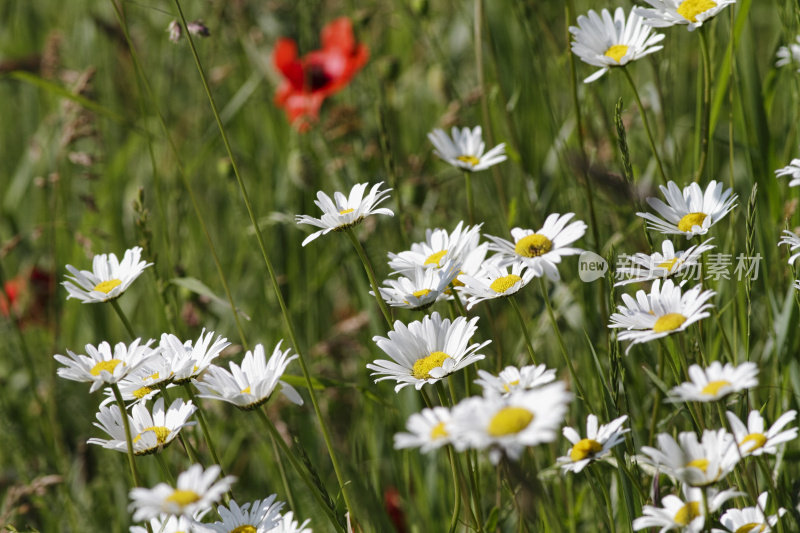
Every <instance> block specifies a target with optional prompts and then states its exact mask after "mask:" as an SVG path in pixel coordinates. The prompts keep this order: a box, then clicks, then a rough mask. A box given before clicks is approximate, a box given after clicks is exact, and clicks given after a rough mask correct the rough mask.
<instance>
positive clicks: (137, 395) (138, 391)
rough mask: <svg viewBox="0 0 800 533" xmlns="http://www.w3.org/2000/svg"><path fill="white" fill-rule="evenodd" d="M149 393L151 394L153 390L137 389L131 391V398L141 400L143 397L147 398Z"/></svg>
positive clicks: (148, 388)
mask: <svg viewBox="0 0 800 533" xmlns="http://www.w3.org/2000/svg"><path fill="white" fill-rule="evenodd" d="M151 392H153V389H151V388H150V387H141V388H138V389H136V390H135V391H133V396H134V397H135V398H137V399H139V400H141V399H142V398H144V397H145V396H147V395H148V394H150V393H151Z"/></svg>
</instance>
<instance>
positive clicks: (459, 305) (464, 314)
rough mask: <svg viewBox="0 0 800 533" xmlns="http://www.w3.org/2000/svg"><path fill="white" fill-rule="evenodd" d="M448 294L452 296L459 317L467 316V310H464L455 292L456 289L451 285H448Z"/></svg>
mask: <svg viewBox="0 0 800 533" xmlns="http://www.w3.org/2000/svg"><path fill="white" fill-rule="evenodd" d="M450 293H451V294H452V295H453V303H454V305H455V306H456V309H458V313H459V314H460V315H461V316H467V310H466V309H464V304H463V303H461V298H460V297H459V296H458V291H456V287H455V285H454V284H453V283H451V284H450Z"/></svg>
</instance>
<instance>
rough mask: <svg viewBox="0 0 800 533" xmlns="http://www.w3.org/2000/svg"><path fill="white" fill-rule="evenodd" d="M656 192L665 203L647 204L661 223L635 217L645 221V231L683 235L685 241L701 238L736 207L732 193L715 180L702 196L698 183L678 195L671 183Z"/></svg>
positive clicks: (652, 217) (646, 216) (653, 218)
mask: <svg viewBox="0 0 800 533" xmlns="http://www.w3.org/2000/svg"><path fill="white" fill-rule="evenodd" d="M658 188H659V189H661V193H662V194H663V195H664V198H665V199H666V200H667V203H664V202H663V201H661V200H660V199H658V198H648V199H647V203H648V204H650V207H652V208H653V209H655V210H656V211H658V213H659V214H660V215H661V216H662V217H663V219H662V218H658V217H657V216H655V215H652V214H650V213H636V214H637V215H638V216H640V217H642V218H644V219H645V220H647V221H648V225H647V227H648V229H651V230H655V231H659V232H661V233H663V234H665V235H670V234H676V235H686V238H692V237H694V236H695V235H704V234H706V233H708V230H709V228H710V227H711V226H713V225H714V224H716V223H717V222H719V221H720V219H722V217H724V216H725V215H727V214H728V213H729V212H730V211H731V210H732V209H733V208H734V207H736V199H737V196H736V195H735V194H733V190H732V189H725V186H724V185H723V184H722V182H719V183H718V182H717V181H714V180H712V181H711V182H709V184H708V186H707V187H706V190H705V192H703V190H702V189H701V188H700V185H698V184H697V183H691V184H689V185H688V186H686V187H684V189H683V191H681V189H679V188H678V186H677V185H676V184H675V182H674V181H670V182H669V183H667V186H666V187H664V186H663V185H659V187H658Z"/></svg>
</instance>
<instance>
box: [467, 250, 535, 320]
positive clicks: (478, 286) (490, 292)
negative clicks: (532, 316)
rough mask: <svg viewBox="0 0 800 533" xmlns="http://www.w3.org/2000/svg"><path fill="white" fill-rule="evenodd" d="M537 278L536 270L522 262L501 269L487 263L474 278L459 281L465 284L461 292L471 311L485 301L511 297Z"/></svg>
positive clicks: (496, 265) (495, 264)
mask: <svg viewBox="0 0 800 533" xmlns="http://www.w3.org/2000/svg"><path fill="white" fill-rule="evenodd" d="M495 257H496V256H495ZM509 266H510V267H511V268H510V269H509ZM536 276H537V274H536V270H535V269H533V268H528V266H527V265H526V264H525V263H522V262H516V263H512V264H511V265H507V266H502V267H501V266H498V264H497V262H495V261H491V260H490V261H485V262H484V263H483V265H482V266H481V269H480V270H479V271H478V272H476V273H475V275H474V276H470V275H469V274H461V275H459V276H458V280H459V281H460V282H461V283H463V284H464V286H463V287H459V292H460V294H461V295H462V297H464V298H465V299H466V306H467V310H468V311H469V310H470V309H472V308H473V307H474V306H475V304H477V303H479V302H482V301H484V300H493V299H495V298H506V297H508V296H511V295H512V294H514V293H515V292H517V291H519V290H520V289H522V288H523V287H524V286H525V285H527V284H528V283H530V282H531V280H532V279H533V278H535V277H536Z"/></svg>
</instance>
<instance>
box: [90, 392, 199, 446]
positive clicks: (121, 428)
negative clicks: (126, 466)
mask: <svg viewBox="0 0 800 533" xmlns="http://www.w3.org/2000/svg"><path fill="white" fill-rule="evenodd" d="M196 410H197V407H196V406H194V405H193V404H192V402H191V400H190V401H188V402H185V403H184V401H183V400H182V399H181V398H178V399H176V400H175V401H173V402H172V405H170V406H169V409H167V410H166V411H164V398H159V399H158V400H156V401H155V403H154V404H153V414H152V415H151V414H150V411H148V410H147V407H146V406H145V404H144V403H138V404H136V405H134V406H133V409H132V412H131V415H128V414H127V413H125V415H126V416H127V417H128V421H129V424H130V428H131V437H132V441H133V442H132V444H133V453H134V454H135V455H147V454H150V453H155V452H157V451H160V450H161V449H162V448H164V447H166V446H168V445H169V444H170V443H171V442H172V441H173V440H174V439H175V437H177V436H178V433H180V431H181V429H183V428H185V427H186V426H191V425H194V424H195V422H189V421H188V420H189V417H190V416H192V415H193V414H194V412H195V411H196ZM94 425H95V426H96V427H98V428H100V429H102V430H103V431H105V432H106V433H108V435H109V436H110V437H111V438H110V439H98V438H91V439H89V440H88V441H87V442H88V443H89V444H97V445H99V446H102V447H103V448H107V449H109V450H116V451H118V452H122V453H127V452H128V444H127V441H126V437H125V425H124V423H123V421H122V416H120V412H119V407H118V406H116V405H112V406H110V407H102V406H101V407H100V411H99V412H98V413H97V422H95V423H94Z"/></svg>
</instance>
